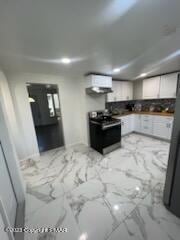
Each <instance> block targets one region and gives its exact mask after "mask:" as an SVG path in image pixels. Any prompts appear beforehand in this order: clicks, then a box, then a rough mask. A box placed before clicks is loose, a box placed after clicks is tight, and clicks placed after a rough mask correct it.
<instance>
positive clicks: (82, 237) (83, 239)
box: [79, 233, 88, 240]
mask: <svg viewBox="0 0 180 240" xmlns="http://www.w3.org/2000/svg"><path fill="white" fill-rule="evenodd" d="M87 239H88V234H87V233H82V234H81V236H80V237H79V240H87Z"/></svg>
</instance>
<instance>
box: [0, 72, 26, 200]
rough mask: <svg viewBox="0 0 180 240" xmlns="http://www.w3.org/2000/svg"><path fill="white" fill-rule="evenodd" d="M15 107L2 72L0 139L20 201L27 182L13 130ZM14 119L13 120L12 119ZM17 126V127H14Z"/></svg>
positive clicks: (0, 74) (22, 198) (0, 77)
mask: <svg viewBox="0 0 180 240" xmlns="http://www.w3.org/2000/svg"><path fill="white" fill-rule="evenodd" d="M14 114H15V113H14V109H13V104H12V100H11V95H10V92H9V88H8V84H7V81H6V77H5V75H4V74H3V73H2V72H1V73H0V141H1V144H2V146H3V151H4V154H5V157H6V163H7V166H8V169H9V172H10V176H11V179H12V183H13V186H14V189H15V193H16V197H17V200H18V203H23V202H24V199H25V184H24V181H23V178H22V174H21V171H20V166H19V161H18V156H17V153H16V146H15V145H14V142H15V141H14V140H15V139H14V138H13V136H12V133H15V131H13V130H15V129H16V130H17V126H16V119H15V116H14ZM11 120H12V121H11ZM14 128H15V129H14Z"/></svg>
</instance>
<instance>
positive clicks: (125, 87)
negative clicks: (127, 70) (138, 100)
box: [122, 81, 133, 100]
mask: <svg viewBox="0 0 180 240" xmlns="http://www.w3.org/2000/svg"><path fill="white" fill-rule="evenodd" d="M132 98H133V84H132V82H128V81H127V82H122V100H132Z"/></svg>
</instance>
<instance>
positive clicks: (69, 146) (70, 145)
mask: <svg viewBox="0 0 180 240" xmlns="http://www.w3.org/2000/svg"><path fill="white" fill-rule="evenodd" d="M80 144H82V145H85V146H87V144H85V143H83V142H76V143H72V144H68V145H66V146H65V148H66V149H68V148H71V147H75V146H76V145H80Z"/></svg>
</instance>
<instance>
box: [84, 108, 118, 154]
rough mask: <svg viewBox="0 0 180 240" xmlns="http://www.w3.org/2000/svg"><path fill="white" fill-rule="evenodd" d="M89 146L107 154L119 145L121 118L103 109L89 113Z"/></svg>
mask: <svg viewBox="0 0 180 240" xmlns="http://www.w3.org/2000/svg"><path fill="white" fill-rule="evenodd" d="M89 131H90V146H91V147H92V148H93V149H95V150H96V151H98V152H100V153H101V154H107V153H109V152H111V151H113V150H115V149H117V148H119V147H120V146H121V120H118V119H114V118H113V117H112V116H111V114H107V112H104V111H98V112H90V113H89Z"/></svg>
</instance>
